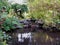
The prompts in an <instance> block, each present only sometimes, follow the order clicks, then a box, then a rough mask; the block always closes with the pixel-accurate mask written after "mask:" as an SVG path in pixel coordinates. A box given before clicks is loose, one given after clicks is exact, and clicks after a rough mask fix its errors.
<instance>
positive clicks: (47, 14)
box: [29, 0, 60, 24]
mask: <svg viewBox="0 0 60 45" xmlns="http://www.w3.org/2000/svg"><path fill="white" fill-rule="evenodd" d="M59 4H60V0H33V1H32V0H29V9H30V12H29V13H30V17H31V16H33V17H34V18H36V19H42V20H44V21H45V22H46V24H50V23H56V22H60V21H59V20H60V19H59V15H60V5H59Z"/></svg>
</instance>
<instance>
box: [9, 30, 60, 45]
mask: <svg viewBox="0 0 60 45" xmlns="http://www.w3.org/2000/svg"><path fill="white" fill-rule="evenodd" d="M9 45H60V33H59V32H58V33H57V32H56V33H52V32H43V31H39V32H27V33H26V32H25V33H20V32H19V33H13V34H12V39H11V40H10V42H9Z"/></svg>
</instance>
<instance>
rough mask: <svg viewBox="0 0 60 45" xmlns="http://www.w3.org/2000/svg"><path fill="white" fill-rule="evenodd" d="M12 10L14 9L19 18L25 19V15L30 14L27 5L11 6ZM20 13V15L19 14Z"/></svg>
mask: <svg viewBox="0 0 60 45" xmlns="http://www.w3.org/2000/svg"><path fill="white" fill-rule="evenodd" d="M11 9H14V11H15V13H16V14H17V16H18V17H22V18H23V13H24V12H28V8H27V5H24V4H23V5H20V4H13V5H11ZM19 11H20V14H18V12H19Z"/></svg>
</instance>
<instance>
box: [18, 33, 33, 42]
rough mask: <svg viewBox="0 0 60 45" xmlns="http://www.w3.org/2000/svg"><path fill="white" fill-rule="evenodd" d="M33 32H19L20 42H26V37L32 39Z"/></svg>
mask: <svg viewBox="0 0 60 45" xmlns="http://www.w3.org/2000/svg"><path fill="white" fill-rule="evenodd" d="M31 37H32V36H31V32H29V33H19V34H18V41H19V42H24V39H27V38H28V39H30V40H31Z"/></svg>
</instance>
